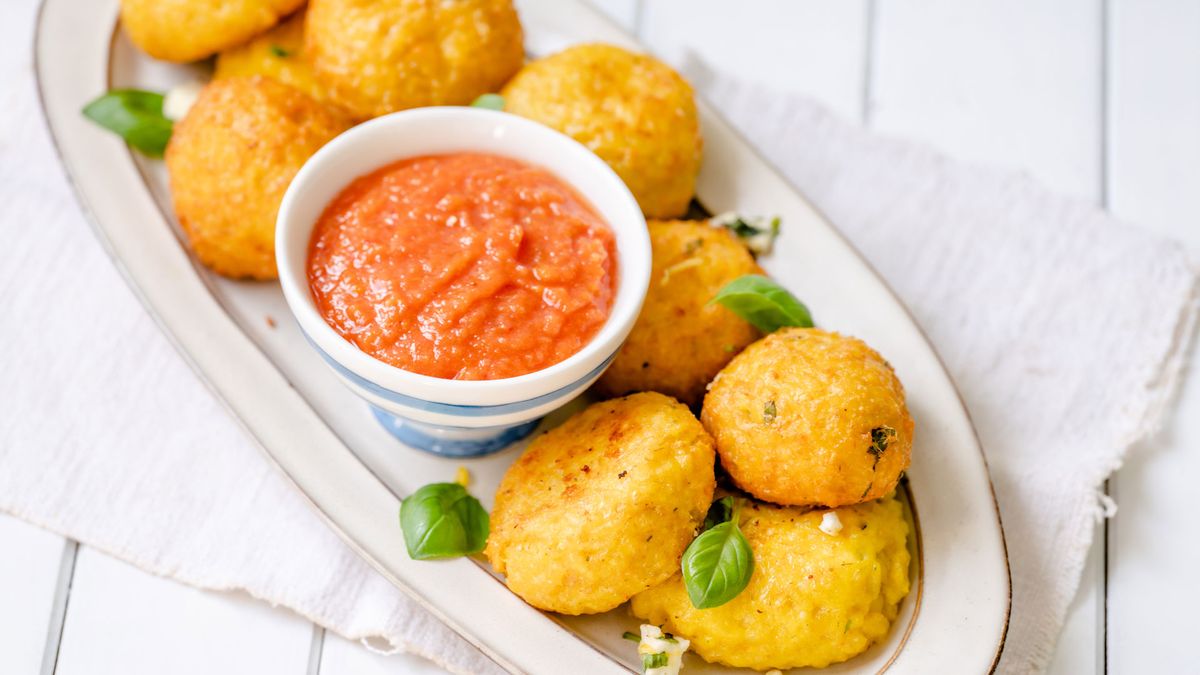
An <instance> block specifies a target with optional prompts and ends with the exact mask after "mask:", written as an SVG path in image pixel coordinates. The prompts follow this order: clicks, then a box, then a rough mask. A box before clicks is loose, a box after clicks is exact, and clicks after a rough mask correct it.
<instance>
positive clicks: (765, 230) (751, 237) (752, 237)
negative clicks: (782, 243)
mask: <svg viewBox="0 0 1200 675" xmlns="http://www.w3.org/2000/svg"><path fill="white" fill-rule="evenodd" d="M711 222H712V224H713V225H714V226H717V227H724V228H725V229H727V230H729V231H730V232H732V233H733V234H734V235H735V236H736V237H737V238H738V239H741V240H742V241H743V242H744V243H745V244H746V247H747V248H749V249H750V250H751V251H752V252H754V253H755V254H763V253H770V252H771V249H772V248H774V247H775V239H776V237H778V236H779V227H780V224H781V222H782V221H781V220H780V218H779V216H774V217H772V218H770V219H768V218H765V217H762V216H758V217H743V216H740V215H738V214H736V213H722V214H721V215H718V216H713V218H712V221H711Z"/></svg>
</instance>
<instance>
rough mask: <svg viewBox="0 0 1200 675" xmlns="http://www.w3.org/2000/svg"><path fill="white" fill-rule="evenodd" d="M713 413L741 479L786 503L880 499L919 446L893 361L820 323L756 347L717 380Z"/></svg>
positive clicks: (709, 400) (728, 466) (733, 473)
mask: <svg viewBox="0 0 1200 675" xmlns="http://www.w3.org/2000/svg"><path fill="white" fill-rule="evenodd" d="M703 420H704V426H705V428H706V429H708V431H709V433H710V434H712V436H713V439H714V440H715V441H716V442H717V452H718V454H719V455H720V457H721V465H722V466H723V467H725V470H726V471H728V472H729V475H730V477H731V478H732V479H733V481H734V483H736V484H737V485H738V486H739V487H741V488H742V489H743V490H745V491H747V492H749V493H750V494H752V495H754V496H755V497H758V498H759V499H763V500H766V501H769V502H775V503H776V504H795V505H821V506H829V507H837V506H844V505H847V504H857V503H859V502H865V501H868V500H871V499H878V498H880V497H882V496H884V495H886V494H888V493H889V492H891V491H892V489H893V488H895V487H896V482H897V481H898V480H899V479H900V474H901V473H902V472H903V471H904V470H905V469H906V468H908V463H909V460H910V458H911V455H912V440H913V421H912V418H911V417H910V416H909V414H908V408H907V406H906V405H905V403H904V387H902V386H901V384H900V380H898V379H897V378H896V374H895V372H893V371H892V367H891V365H890V364H888V362H887V361H885V360H884V359H883V357H882V356H880V355H879V353H878V352H876V351H875V350H873V349H871V348H870V347H868V346H867V345H866V344H865V343H864V342H862V341H861V340H857V339H855V338H851V337H846V336H842V335H838V334H837V333H830V332H827V331H823V330H819V329H816V328H788V329H784V330H780V331H777V332H775V333H772V334H771V335H768V336H767V337H765V338H763V339H762V340H759V341H758V342H756V343H754V344H752V345H750V346H749V347H747V348H746V350H745V351H743V352H742V353H741V354H739V355H738V356H737V357H736V358H734V359H733V361H731V362H730V363H729V365H728V366H726V367H725V369H724V370H722V371H721V372H720V373H719V374H718V375H717V378H716V379H715V380H713V383H712V385H711V386H710V389H709V392H708V395H707V396H706V397H705V398H704V411H703Z"/></svg>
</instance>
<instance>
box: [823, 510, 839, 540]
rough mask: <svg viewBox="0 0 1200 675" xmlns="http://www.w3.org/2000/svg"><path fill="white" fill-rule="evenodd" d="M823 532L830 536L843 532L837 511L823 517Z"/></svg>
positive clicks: (828, 512)
mask: <svg viewBox="0 0 1200 675" xmlns="http://www.w3.org/2000/svg"><path fill="white" fill-rule="evenodd" d="M821 531H822V532H824V533H825V534H829V535H833V534H837V533H838V532H841V531H842V520H841V519H840V518H838V515H837V512H836V511H826V512H825V515H823V516H821Z"/></svg>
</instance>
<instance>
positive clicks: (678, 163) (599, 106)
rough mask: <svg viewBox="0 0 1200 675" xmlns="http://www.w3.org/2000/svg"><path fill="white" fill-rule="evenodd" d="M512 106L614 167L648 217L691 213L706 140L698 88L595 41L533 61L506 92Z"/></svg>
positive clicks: (647, 59) (655, 63)
mask: <svg viewBox="0 0 1200 675" xmlns="http://www.w3.org/2000/svg"><path fill="white" fill-rule="evenodd" d="M502 93H503V95H504V101H505V103H504V109H505V111H507V112H511V113H514V114H517V115H521V116H522V117H528V118H530V119H533V120H536V121H538V122H541V123H542V124H545V125H547V126H549V127H553V128H554V129H557V130H558V131H561V132H562V133H564V134H567V135H568V136H571V137H572V138H574V139H575V140H577V141H579V142H580V143H582V144H584V145H586V146H587V147H588V148H589V149H590V150H591V151H592V152H594V153H596V154H597V155H599V156H600V158H601V159H603V160H604V161H606V162H608V164H609V166H611V167H612V168H613V170H614V171H616V172H617V175H619V176H620V177H621V179H622V180H624V181H625V184H626V185H628V186H629V190H630V191H631V192H633V195H634V197H637V200H638V203H639V204H640V205H641V207H642V211H644V212H645V214H646V216H648V217H652V218H675V217H678V216H681V215H683V213H684V212H685V211H686V210H687V205H688V202H689V201H691V198H692V194H693V193H694V192H695V188H696V174H697V173H698V172H699V170H700V159H701V155H702V142H701V139H700V122H699V119H698V117H697V113H696V100H695V96H694V95H693V94H692V87H691V85H689V84H688V83H687V81H686V80H684V79H683V78H682V77H681V76H680V75H679V73H677V72H675V71H674V70H672V69H671V67H670V66H667V65H666V64H664V63H662V62H661V61H659V60H657V59H655V58H653V57H651V56H647V55H645V54H635V53H633V52H629V51H626V50H624V49H621V48H619V47H613V46H611V45H604V44H589V45H580V46H576V47H571V48H569V49H567V50H565V51H562V52H559V53H557V54H554V55H552V56H548V57H546V58H544V59H540V60H537V61H534V62H532V63H530V64H529V65H527V66H525V67H524V68H523V69H521V72H519V73H517V76H516V77H514V78H513V79H512V81H511V82H509V83H508V84H507V85H506V86H505V87H504V90H503V92H502Z"/></svg>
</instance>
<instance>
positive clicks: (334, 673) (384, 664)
mask: <svg viewBox="0 0 1200 675" xmlns="http://www.w3.org/2000/svg"><path fill="white" fill-rule="evenodd" d="M445 672H446V671H445V670H443V669H441V668H439V667H437V666H435V665H434V664H433V663H431V662H430V661H427V660H425V659H423V658H421V657H419V656H415V655H413V654H390V655H384V654H379V653H376V652H372V651H370V650H368V649H367V648H366V647H363V646H362V645H360V644H358V643H357V642H351V641H350V640H347V639H346V638H344V637H341V636H340V635H335V634H333V633H329V632H326V633H325V644H324V648H323V650H322V653H321V668H320V673H321V675H443V674H444V673H445Z"/></svg>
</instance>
